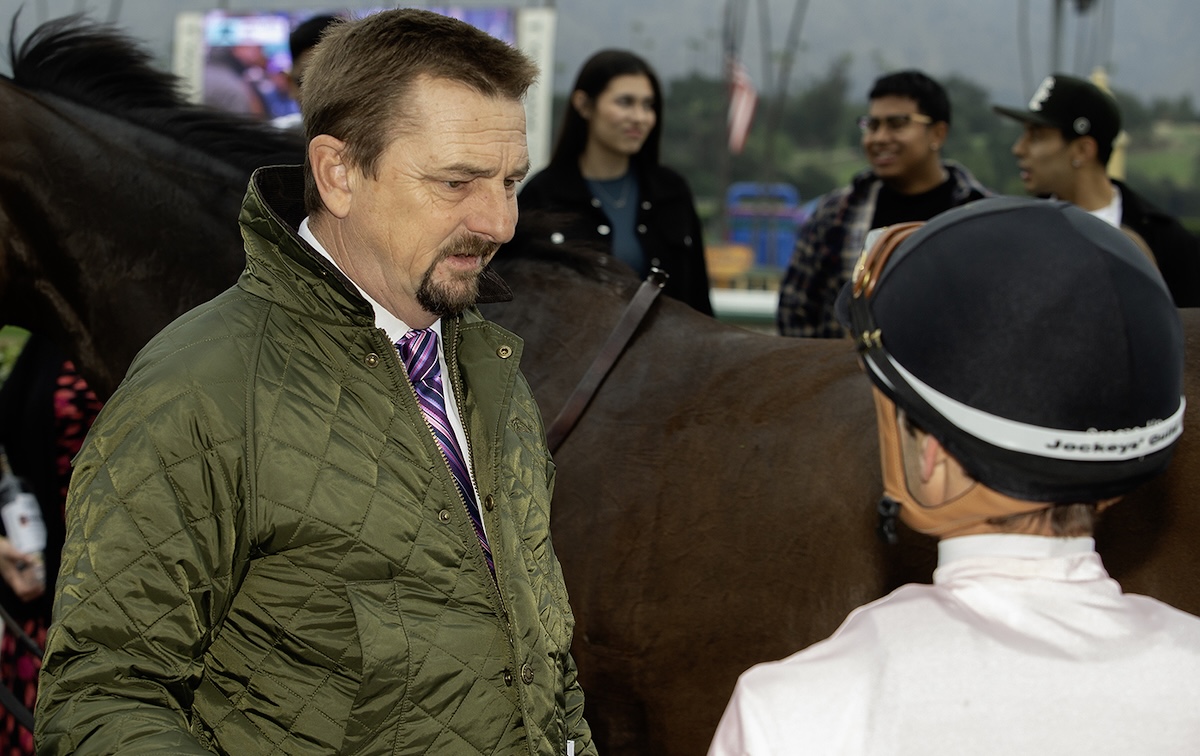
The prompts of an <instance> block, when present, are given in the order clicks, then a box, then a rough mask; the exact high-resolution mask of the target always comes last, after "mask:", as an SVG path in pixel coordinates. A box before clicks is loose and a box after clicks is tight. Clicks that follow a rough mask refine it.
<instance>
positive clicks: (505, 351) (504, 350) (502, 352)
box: [496, 344, 512, 360]
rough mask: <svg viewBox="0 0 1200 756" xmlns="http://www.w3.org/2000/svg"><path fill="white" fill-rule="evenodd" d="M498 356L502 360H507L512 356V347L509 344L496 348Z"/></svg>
mask: <svg viewBox="0 0 1200 756" xmlns="http://www.w3.org/2000/svg"><path fill="white" fill-rule="evenodd" d="M496 356H497V357H499V358H500V359H502V360H507V359H508V358H509V357H512V347H510V346H509V345H508V344H505V345H503V346H501V347H500V348H499V349H497V350H496Z"/></svg>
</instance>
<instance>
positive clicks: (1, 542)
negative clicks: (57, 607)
mask: <svg viewBox="0 0 1200 756" xmlns="http://www.w3.org/2000/svg"><path fill="white" fill-rule="evenodd" d="M40 573H41V571H40V570H38V569H37V557H32V556H30V555H28V554H23V553H21V552H20V551H17V550H16V549H15V548H13V545H12V542H10V541H9V540H8V539H7V538H4V537H3V536H0V577H3V578H4V582H6V583H8V585H9V587H10V588H12V590H13V593H15V594H17V598H19V599H21V600H22V601H33V600H34V599H35V598H37V597H38V596H41V595H42V594H43V593H45V591H46V584H45V581H44V580H42V579H41V578H40V577H39V575H40Z"/></svg>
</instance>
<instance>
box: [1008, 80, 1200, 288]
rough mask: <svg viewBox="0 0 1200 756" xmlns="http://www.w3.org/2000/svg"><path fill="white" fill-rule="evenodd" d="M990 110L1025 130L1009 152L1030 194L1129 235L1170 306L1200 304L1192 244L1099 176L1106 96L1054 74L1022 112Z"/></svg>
mask: <svg viewBox="0 0 1200 756" xmlns="http://www.w3.org/2000/svg"><path fill="white" fill-rule="evenodd" d="M994 110H995V111H996V112H997V113H1000V114H1001V115H1005V116H1008V117H1010V118H1015V119H1017V120H1018V121H1021V122H1022V123H1023V124H1024V125H1025V131H1024V132H1023V133H1022V134H1021V137H1020V138H1019V139H1017V141H1016V143H1015V144H1014V145H1013V148H1012V151H1013V155H1015V156H1016V157H1017V164H1018V166H1019V168H1020V170H1021V181H1023V182H1024V184H1025V189H1026V190H1027V191H1028V192H1029V193H1030V194H1033V195H1036V196H1039V197H1056V198H1058V199H1063V200H1067V201H1068V202H1073V203H1075V204H1076V205H1079V206H1080V207H1082V208H1083V209H1084V210H1087V211H1088V212H1090V213H1092V214H1093V215H1096V216H1098V217H1100V218H1103V219H1104V220H1106V221H1108V222H1109V223H1110V224H1112V225H1114V226H1124V227H1126V228H1128V229H1130V230H1132V231H1134V232H1136V233H1137V234H1138V236H1140V237H1142V239H1143V240H1144V241H1145V242H1146V246H1148V247H1149V248H1150V251H1151V252H1152V253H1153V254H1154V259H1155V261H1156V262H1157V264H1158V268H1159V270H1160V271H1162V274H1163V278H1164V279H1166V282H1167V286H1168V287H1169V288H1170V290H1171V295H1172V297H1173V298H1174V300H1175V304H1176V306H1177V307H1197V306H1200V241H1198V240H1197V239H1196V237H1195V236H1193V235H1192V234H1190V233H1188V231H1187V230H1186V229H1184V228H1183V226H1181V225H1180V224H1179V222H1178V221H1177V220H1175V219H1174V218H1172V217H1171V216H1169V215H1167V214H1166V213H1164V212H1163V211H1161V210H1159V209H1158V208H1156V207H1154V206H1153V205H1151V204H1150V203H1149V202H1147V201H1146V200H1144V199H1142V198H1141V197H1140V196H1138V195H1137V194H1135V193H1134V192H1133V190H1132V189H1130V188H1129V187H1128V186H1126V185H1125V184H1124V183H1122V182H1120V181H1116V180H1113V179H1110V178H1109V177H1108V175H1107V173H1106V172H1105V167H1106V166H1107V165H1108V160H1109V157H1110V156H1111V155H1112V150H1113V143H1114V142H1115V141H1116V139H1117V135H1118V134H1119V133H1120V132H1121V112H1120V110H1119V109H1118V107H1117V103H1116V101H1115V100H1114V99H1113V98H1112V97H1111V96H1109V95H1108V94H1106V93H1105V92H1104V91H1103V90H1101V89H1100V88H1099V87H1097V86H1096V85H1095V84H1093V83H1091V82H1090V81H1086V80H1084V79H1078V78H1075V77H1073V76H1065V75H1063V74H1054V75H1052V76H1047V77H1046V79H1045V80H1044V81H1043V82H1042V84H1041V86H1039V87H1038V90H1037V92H1035V93H1034V95H1033V99H1031V100H1030V101H1029V106H1028V108H1027V109H1024V110H1022V109H1019V108H1005V107H999V106H997V107H995V108H994Z"/></svg>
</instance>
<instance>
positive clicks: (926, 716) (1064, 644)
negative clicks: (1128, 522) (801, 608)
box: [709, 535, 1200, 756]
mask: <svg viewBox="0 0 1200 756" xmlns="http://www.w3.org/2000/svg"><path fill="white" fill-rule="evenodd" d="M938 564H939V566H938V569H937V570H936V571H935V572H934V584H933V585H907V586H904V587H902V588H900V589H898V590H896V591H895V592H893V593H892V594H891V595H889V596H887V597H885V598H883V599H880V600H879V601H876V602H874V603H871V604H868V605H866V606H864V607H860V608H859V609H856V610H855V611H854V612H852V613H851V614H850V616H849V617H847V619H846V621H845V622H844V623H843V624H842V626H841V627H840V628H839V629H838V630H837V632H836V633H834V635H833V636H831V637H830V638H829V639H827V640H825V641H822V642H820V643H817V644H814V645H813V646H811V647H809V648H808V649H805V650H804V651H801V652H800V653H797V654H795V655H793V656H791V657H788V658H787V659H784V660H782V661H777V662H771V663H766V664H760V665H758V666H755V667H753V668H751V669H750V670H748V671H747V672H745V673H743V674H742V676H741V678H740V679H739V680H738V684H737V687H736V688H735V690H734V693H733V697H732V699H731V700H730V702H729V706H728V708H727V709H726V711H725V714H724V716H723V717H722V719H721V723H720V726H719V727H718V730H717V733H716V737H715V738H714V740H713V743H712V746H711V748H710V750H709V754H710V756H780V755H782V754H800V753H811V754H873V755H877V754H922V756H929V755H930V754H935V755H936V754H984V755H986V754H997V755H998V754H1005V756H1010V755H1012V754H1039V755H1040V754H1067V753H1070V754H1088V755H1089V756H1096V755H1099V754H1122V756H1125V755H1127V754H1185V753H1186V754H1194V753H1198V752H1200V618H1197V617H1194V616H1192V615H1190V614H1187V613H1185V612H1182V611H1179V610H1177V609H1174V608H1172V607H1170V606H1168V605H1166V604H1164V603H1162V602H1160V601H1157V600H1155V599H1151V598H1147V597H1145V596H1136V595H1126V594H1123V593H1122V592H1121V589H1120V586H1118V585H1117V583H1116V581H1114V580H1112V579H1111V578H1109V577H1108V574H1107V573H1106V572H1105V570H1104V567H1103V565H1102V564H1101V561H1100V557H1099V555H1097V554H1096V553H1095V551H1094V546H1093V543H1092V539H1090V538H1082V539H1061V538H1045V537H1038V536H1020V535H981V536H963V537H960V538H952V539H947V540H945V541H942V542H941V543H940V544H939V562H938ZM1179 579H1181V580H1192V579H1195V576H1184V575H1181V576H1179Z"/></svg>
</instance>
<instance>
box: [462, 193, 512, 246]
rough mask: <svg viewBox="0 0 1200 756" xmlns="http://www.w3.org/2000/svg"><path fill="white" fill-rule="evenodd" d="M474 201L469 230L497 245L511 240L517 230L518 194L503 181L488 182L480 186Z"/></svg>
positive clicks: (469, 218)
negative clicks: (510, 189)
mask: <svg viewBox="0 0 1200 756" xmlns="http://www.w3.org/2000/svg"><path fill="white" fill-rule="evenodd" d="M474 199H475V206H474V207H473V208H472V209H471V214H470V216H469V217H468V218H467V228H468V229H469V230H470V231H472V232H474V233H476V234H479V235H480V236H484V237H486V238H487V239H488V240H489V241H494V242H496V243H497V244H503V243H505V242H507V241H509V240H511V239H512V238H513V234H514V233H515V232H516V228H517V197H516V194H515V193H513V192H510V191H509V188H508V187H506V186H505V183H504V182H503V181H488V182H484V184H483V186H480V188H479V191H478V192H477V193H476V196H475V198H474Z"/></svg>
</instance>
